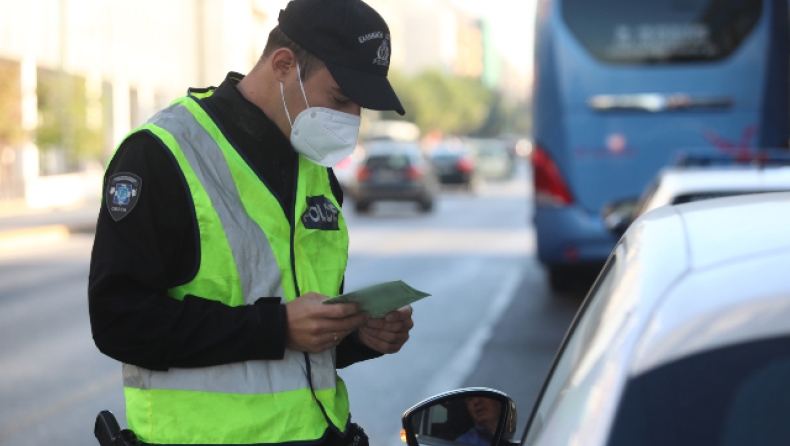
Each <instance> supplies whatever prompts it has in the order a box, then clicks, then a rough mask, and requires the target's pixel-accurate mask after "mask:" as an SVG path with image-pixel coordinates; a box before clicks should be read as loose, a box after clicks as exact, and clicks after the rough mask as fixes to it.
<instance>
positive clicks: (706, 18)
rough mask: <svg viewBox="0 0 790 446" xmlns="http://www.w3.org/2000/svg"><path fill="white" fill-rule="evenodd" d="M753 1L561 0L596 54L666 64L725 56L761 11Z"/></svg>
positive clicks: (577, 32)
mask: <svg viewBox="0 0 790 446" xmlns="http://www.w3.org/2000/svg"><path fill="white" fill-rule="evenodd" d="M762 3H763V2H762V1H755V0H662V1H655V0H598V1H595V2H591V1H589V0H564V1H563V2H562V15H563V18H564V20H565V23H567V25H568V27H569V28H570V29H571V32H572V33H573V34H574V35H575V36H576V38H577V39H578V40H579V42H580V43H581V44H582V45H583V46H584V47H585V48H586V49H587V51H589V52H590V53H591V54H592V55H593V56H594V57H595V58H597V59H599V60H601V61H604V62H610V63H622V64H646V63H651V64H666V63H676V62H698V61H712V60H718V59H721V58H724V57H727V56H728V55H729V54H731V53H732V52H733V51H735V49H737V48H738V46H739V45H740V44H741V42H742V41H743V40H744V39H745V38H746V37H747V36H748V35H749V33H750V32H751V31H752V29H753V28H754V26H755V24H756V23H757V21H758V19H759V18H760V14H761V13H762Z"/></svg>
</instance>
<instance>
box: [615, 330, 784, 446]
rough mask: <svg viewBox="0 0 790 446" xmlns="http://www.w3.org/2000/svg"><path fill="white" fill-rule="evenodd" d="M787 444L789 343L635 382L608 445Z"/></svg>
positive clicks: (664, 370)
mask: <svg viewBox="0 0 790 446" xmlns="http://www.w3.org/2000/svg"><path fill="white" fill-rule="evenodd" d="M788 443H790V336H785V337H778V338H773V339H765V340H759V341H752V342H748V343H741V344H737V345H733V346H727V347H722V348H718V349H715V350H711V351H707V352H703V353H699V354H696V355H693V356H690V357H686V358H682V359H680V360H677V361H675V362H672V363H670V364H667V365H664V366H661V367H658V368H657V369H654V370H651V371H648V372H646V373H644V374H642V375H639V376H637V377H635V378H632V379H631V380H630V381H629V382H628V383H627V384H626V388H625V392H624V394H623V399H622V402H621V404H620V405H619V408H618V411H617V415H616V417H615V421H614V424H613V427H612V430H611V432H610V436H609V441H608V445H609V446H626V445H629V446H630V445H641V446H654V445H655V446H658V445H667V444H675V445H722V446H731V445H732V446H734V445H751V444H755V445H757V444H759V445H780V444H781V445H786V444H788Z"/></svg>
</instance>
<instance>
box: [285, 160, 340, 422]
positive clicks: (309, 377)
mask: <svg viewBox="0 0 790 446" xmlns="http://www.w3.org/2000/svg"><path fill="white" fill-rule="evenodd" d="M301 161H302V160H301V156H297V158H296V172H295V174H294V190H293V201H292V203H291V204H292V208H291V212H289V220H290V221H291V276H292V277H293V281H294V290H295V291H296V297H297V298H298V297H299V296H301V295H302V292H301V291H300V290H299V281H298V280H297V279H296V249H295V245H296V244H295V239H296V225H297V216H296V200H297V192H298V190H299V164H300V163H301ZM303 354H304V363H305V375H307V384H308V385H309V386H310V393H311V394H312V395H313V399H315V402H316V403H317V404H318V408H319V409H321V414H323V415H324V419H325V420H326V424H327V426H329V428H330V429H332V430H333V431H334V432H335V433H336V434H337V435H338V436H340V437H341V438H345V432H341V431H340V430H339V429H338V428H337V427H336V426H335V425H334V423H332V420H330V419H329V415H327V414H326V409H325V408H324V405H323V404H321V401H319V400H318V396H316V394H315V388H314V387H313V371H312V367H311V365H310V355H309V354H308V353H307V352H303ZM349 421H350V420H349Z"/></svg>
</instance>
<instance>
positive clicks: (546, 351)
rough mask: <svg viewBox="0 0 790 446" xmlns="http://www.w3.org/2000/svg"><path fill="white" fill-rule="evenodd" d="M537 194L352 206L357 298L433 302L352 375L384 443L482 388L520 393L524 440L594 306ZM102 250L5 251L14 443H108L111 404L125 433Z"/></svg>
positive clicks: (86, 240) (4, 310) (4, 419)
mask: <svg viewBox="0 0 790 446" xmlns="http://www.w3.org/2000/svg"><path fill="white" fill-rule="evenodd" d="M530 193H531V192H530V190H529V181H528V177H527V173H526V172H520V174H519V175H518V177H517V178H516V179H514V180H509V181H506V182H498V183H489V184H487V185H486V186H485V187H483V188H482V190H480V191H479V192H478V193H477V194H474V195H471V194H468V193H464V192H460V191H446V192H443V193H442V196H441V197H440V199H439V201H438V203H437V207H436V210H435V212H433V213H431V214H421V213H419V212H418V211H417V210H416V208H414V207H413V206H411V205H409V204H402V203H385V204H383V205H381V206H375V207H374V209H373V212H372V213H371V214H369V215H356V214H354V213H353V211H347V212H348V215H347V221H348V226H349V231H350V234H351V247H350V259H349V268H348V273H347V277H346V288H347V289H348V290H353V289H356V288H359V287H361V286H364V285H368V284H373V283H377V282H381V281H386V280H395V279H401V280H404V281H405V282H407V283H409V284H410V285H412V286H413V287H415V288H418V289H420V290H423V291H426V292H428V293H431V294H432V296H431V297H428V298H426V299H424V300H422V301H420V302H417V303H415V304H414V320H415V324H416V325H415V328H414V330H413V331H412V337H411V339H410V341H409V343H407V345H406V346H405V347H404V348H403V349H402V350H401V352H399V353H398V354H395V355H389V356H385V357H382V358H379V359H376V360H372V361H368V362H364V363H360V364H356V365H354V366H351V367H349V368H347V369H343V370H340V371H339V374H340V376H341V377H342V378H343V379H344V380H345V381H346V384H347V386H348V388H349V393H350V397H351V412H352V417H353V420H354V421H356V422H357V423H359V424H360V425H362V427H363V428H364V429H365V431H366V432H367V433H368V434H369V436H370V438H371V445H375V446H388V445H397V444H402V443H400V440H399V432H400V416H401V414H402V413H403V411H404V410H405V409H407V408H408V407H410V406H411V405H413V404H414V403H417V402H418V401H420V400H422V399H424V398H427V397H429V396H432V395H434V394H436V393H439V392H442V391H445V390H451V389H455V388H459V387H468V386H486V387H493V388H496V389H499V390H502V391H504V392H506V393H508V394H509V395H510V396H511V397H512V398H513V399H514V400H515V402H516V404H517V405H518V407H519V411H520V420H519V434H520V433H521V432H522V431H523V426H524V424H525V422H526V419H527V417H528V414H529V410H530V408H531V406H532V404H533V402H534V399H535V397H536V396H537V393H538V391H539V388H540V385H541V383H542V381H543V378H544V377H545V374H546V372H547V370H548V368H549V366H550V363H551V359H552V358H553V356H554V353H555V351H556V349H557V347H558V345H559V343H560V341H561V338H562V336H563V334H564V332H565V330H566V329H567V326H568V324H569V323H570V321H571V319H572V317H573V314H574V312H575V310H576V308H577V306H578V304H579V302H580V300H581V297H580V296H553V295H551V293H550V292H549V290H548V287H547V284H546V280H545V278H544V275H543V271H542V269H541V268H540V266H539V265H538V264H537V262H536V261H535V259H534V247H535V244H534V234H533V231H532V228H531V227H530V225H529V220H530V218H531V216H530V213H531V209H530V206H529V202H530V200H529V194H530ZM344 208H347V209H352V207H351V206H344ZM67 218H69V219H71V218H77V217H75V216H74V215H72V214H68V216H67ZM88 221H90V219H89V220H88ZM52 223H57V219H56V218H55V219H54V220H53V221H52V222H49V221H48V222H47V224H52ZM15 224H16V226H19V225H20V224H24V222H23V221H22V222H21V223H20V221H16V223H15ZM1 227H2V222H0V228H1ZM91 244H92V236H91V234H90V233H79V232H77V233H72V234H71V235H69V236H67V237H63V236H52V237H49V238H47V239H44V240H42V241H41V242H39V243H28V242H26V243H25V244H24V245H23V246H21V245H17V246H16V247H14V246H13V245H7V246H6V248H5V249H3V250H0V401H2V404H0V445H14V446H24V445H44V444H57V445H59V446H68V445H75V446H77V445H80V446H82V445H90V444H97V443H95V440H94V438H93V434H92V428H93V421H94V419H95V416H96V414H97V413H98V412H99V411H100V410H103V409H110V410H112V411H113V412H115V414H116V415H117V416H118V418H119V420H120V421H121V424H122V425H125V421H124V418H123V417H124V416H125V415H124V409H123V407H124V405H123V392H122V388H121V377H120V364H118V363H117V362H116V361H114V360H112V359H109V358H107V357H104V356H103V355H102V354H101V353H99V352H98V350H96V348H95V346H94V345H93V342H92V340H91V337H90V327H89V323H88V314H87V301H86V289H87V271H88V263H89V259H90V248H91ZM8 246H12V247H11V248H9V247H8Z"/></svg>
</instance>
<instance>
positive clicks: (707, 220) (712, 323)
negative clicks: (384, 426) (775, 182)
mask: <svg viewBox="0 0 790 446" xmlns="http://www.w3.org/2000/svg"><path fill="white" fill-rule="evenodd" d="M788 222H790V193H768V194H756V195H742V196H737V197H728V198H720V199H713V200H705V201H698V202H694V203H688V204H683V205H678V206H665V207H661V208H659V209H656V210H654V211H652V212H648V213H647V214H645V215H643V216H641V217H640V218H638V219H637V220H636V221H635V222H634V223H633V224H632V225H631V226H630V228H629V229H628V230H627V232H626V233H625V234H624V236H623V237H622V238H621V240H620V242H619V243H618V245H617V246H616V248H615V249H614V251H613V252H612V254H611V256H610V257H609V260H608V261H607V264H606V266H605V267H604V269H603V271H602V272H601V274H600V275H599V277H598V280H597V281H596V283H595V285H594V286H593V288H592V289H591V291H590V293H589V294H588V296H587V298H586V299H585V302H584V303H583V305H582V307H581V308H580V309H579V313H578V314H577V317H576V319H575V321H574V323H573V324H572V326H571V328H570V330H569V332H568V335H567V336H566V339H565V341H563V345H562V346H561V347H560V351H559V354H558V356H557V360H556V361H555V363H554V364H553V366H552V369H551V371H550V372H549V376H548V378H547V381H546V383H545V385H544V388H543V390H542V391H541V394H540V396H539V398H538V401H537V404H536V406H535V409H534V410H533V412H532V415H531V417H530V420H529V422H528V424H527V428H526V431H525V433H524V436H523V438H522V439H521V442H519V443H518V444H521V445H523V446H533V445H535V446H537V445H546V446H548V445H550V446H555V445H591V446H598V445H609V446H621V445H643V446H644V445H646V446H652V445H668V444H671V445H695V446H697V445H726V446H730V445H775V444H776V445H778V444H783V445H784V444H788V443H790V230H788ZM468 395H475V396H477V397H480V396H485V397H487V398H491V399H494V400H496V401H497V402H498V404H499V407H500V411H499V413H498V416H499V420H498V421H499V423H498V425H497V426H498V428H497V429H496V432H495V433H494V435H493V436H492V437H491V439H490V440H489V442H487V443H485V444H484V445H492V444H502V443H508V444H510V443H512V441H511V440H509V437H512V435H513V429H512V425H513V424H514V422H513V419H512V418H513V417H514V412H515V411H514V410H511V405H512V401H510V399H509V398H508V397H507V396H504V395H503V394H501V392H496V391H493V390H489V391H486V390H482V389H469V390H457V391H454V392H449V393H448V394H443V395H439V396H437V397H434V398H432V399H430V400H427V401H426V402H423V403H419V404H418V405H416V406H415V407H413V408H412V409H409V411H407V412H406V414H405V415H404V419H403V425H404V430H405V437H406V440H407V442H408V443H409V445H410V446H416V445H418V444H462V443H458V442H455V441H454V440H455V438H457V437H455V438H450V437H440V438H439V441H436V439H435V437H434V436H433V435H431V432H442V430H441V429H438V430H437V429H433V428H434V427H438V426H439V424H441V423H440V421H441V420H442V413H443V412H444V416H445V418H448V417H447V415H448V414H449V413H450V412H449V411H447V410H444V411H443V410H441V409H442V408H445V409H446V408H448V407H450V403H451V402H452V401H457V400H458V398H464V397H466V396H468ZM433 412H436V414H437V415H436V416H434V415H433ZM434 420H436V422H437V423H432V422H433V421H434ZM447 422H449V420H445V423H447ZM509 426H510V429H509V428H508V427H509Z"/></svg>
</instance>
